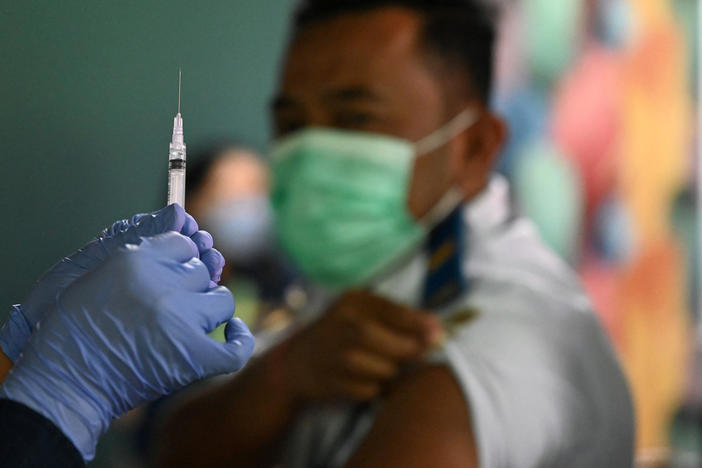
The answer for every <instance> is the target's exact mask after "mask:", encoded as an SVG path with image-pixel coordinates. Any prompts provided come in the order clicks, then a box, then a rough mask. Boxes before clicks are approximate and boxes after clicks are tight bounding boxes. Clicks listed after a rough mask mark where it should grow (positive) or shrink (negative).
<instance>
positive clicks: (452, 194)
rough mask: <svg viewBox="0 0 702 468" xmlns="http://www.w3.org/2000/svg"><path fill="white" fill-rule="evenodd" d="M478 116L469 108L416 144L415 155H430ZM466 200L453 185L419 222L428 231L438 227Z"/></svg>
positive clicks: (473, 121)
mask: <svg viewBox="0 0 702 468" xmlns="http://www.w3.org/2000/svg"><path fill="white" fill-rule="evenodd" d="M477 120H478V119H477V115H476V113H475V112H474V111H473V109H472V108H467V109H464V110H463V111H461V112H460V113H459V114H457V115H456V116H455V117H453V118H452V119H451V120H449V121H448V122H447V123H446V124H445V125H444V126H443V127H441V128H439V129H438V130H436V131H434V132H433V133H431V134H429V135H427V136H425V137H424V138H422V139H421V140H419V141H417V142H416V143H415V144H414V149H415V155H416V156H419V155H422V154H426V153H430V152H432V151H434V150H436V149H438V148H441V147H442V146H443V145H445V144H446V143H448V142H449V141H451V140H452V139H453V138H454V137H456V136H457V135H459V134H460V133H461V132H463V131H465V130H466V129H468V128H470V127H471V126H472V125H473V124H474V123H475V122H476V121H477ZM464 199H465V195H464V194H463V191H462V190H461V189H459V188H458V187H456V186H455V185H452V186H451V187H449V189H448V190H447V191H446V193H444V194H443V195H442V196H441V198H440V199H439V201H438V202H437V203H436V205H434V206H433V207H432V209H431V210H429V212H428V213H427V214H425V215H424V216H422V218H421V219H420V220H419V222H420V224H422V225H424V226H425V227H427V228H428V229H431V228H433V227H434V226H436V225H437V224H438V223H439V222H440V221H441V220H443V219H444V218H445V217H446V216H448V215H449V214H451V212H452V211H453V210H454V209H456V207H457V206H458V205H459V204H460V203H461V202H462V201H463V200H464Z"/></svg>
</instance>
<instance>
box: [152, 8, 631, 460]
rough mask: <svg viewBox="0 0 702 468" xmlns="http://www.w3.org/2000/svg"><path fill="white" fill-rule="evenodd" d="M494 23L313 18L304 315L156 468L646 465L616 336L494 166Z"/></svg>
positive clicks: (298, 81)
mask: <svg viewBox="0 0 702 468" xmlns="http://www.w3.org/2000/svg"><path fill="white" fill-rule="evenodd" d="M493 21H494V18H493V15H492V14H491V12H490V11H489V9H488V8H487V7H486V6H485V5H484V3H483V2H478V1H473V0H439V1H437V0H434V1H431V0H424V1H422V0H404V1H402V0H353V1H351V0H349V1H343V0H338V1H321V0H308V1H304V2H303V3H302V4H301V5H300V8H299V10H298V13H297V15H296V17H295V20H294V25H293V32H292V38H291V41H290V44H289V47H288V50H287V55H286V57H285V60H284V66H283V72H282V75H281V78H280V82H279V90H278V95H277V97H276V99H275V101H274V105H273V113H274V122H275V133H276V138H277V142H276V144H275V146H274V150H273V152H272V156H271V158H272V159H271V161H272V164H273V172H274V186H273V198H272V201H273V207H274V211H275V218H276V228H277V235H278V236H279V238H280V240H281V242H282V245H283V247H284V248H285V250H286V252H287V253H288V254H289V255H290V256H291V258H292V259H293V261H294V262H295V264H296V266H297V267H299V268H300V270H301V271H302V272H304V274H305V276H306V278H307V279H308V280H309V281H310V282H311V283H313V285H314V288H313V292H312V294H311V297H310V303H309V306H308V307H306V310H305V311H304V313H301V314H299V316H298V321H297V323H296V326H294V327H292V330H291V331H290V334H289V336H287V337H285V338H284V339H282V340H281V342H280V343H279V344H277V345H275V346H272V347H271V348H270V349H269V350H265V351H263V352H261V353H260V354H259V356H258V359H257V360H256V361H255V362H253V363H252V364H251V365H250V366H249V367H248V368H247V370H246V371H245V372H244V373H243V374H242V375H240V376H237V377H236V378H234V379H231V380H228V381H224V382H220V383H217V384H215V385H214V386H213V387H211V388H209V389H206V390H205V391H204V392H203V393H202V394H199V395H196V396H192V397H190V398H188V399H186V400H185V401H183V402H182V403H181V404H180V406H178V407H177V408H176V409H175V410H174V411H173V412H172V413H171V414H170V416H169V418H168V419H167V421H166V423H165V428H164V432H163V436H162V437H161V439H160V440H159V446H158V447H157V453H156V458H157V464H158V466H231V465H232V463H234V462H235V461H236V463H237V466H275V465H277V464H282V465H283V466H286V467H298V466H300V467H302V466H305V467H333V466H346V467H366V466H383V467H413V466H417V467H419V466H421V467H425V466H443V467H453V466H455V467H478V466H479V467H482V468H492V467H563V466H570V467H588V468H589V467H594V466H597V467H612V468H615V467H616V468H619V467H626V466H631V463H632V455H633V453H632V452H633V437H634V434H633V414H632V408H631V406H632V403H631V398H630V395H629V391H628V388H627V384H626V381H625V379H624V376H623V375H622V371H621V369H620V366H619V363H618V362H617V359H616V357H615V355H614V353H613V351H612V348H611V346H610V343H609V341H608V339H607V338H606V336H605V334H604V333H603V331H602V328H601V326H600V324H599V323H598V320H597V318H596V316H595V315H594V313H593V310H592V307H591V304H590V302H589V301H588V299H587V297H586V295H585V294H584V293H583V291H582V289H581V286H580V284H579V281H578V279H577V277H576V275H575V274H574V273H573V272H572V271H571V270H570V269H569V267H568V266H567V265H566V264H565V263H564V262H563V261H562V260H561V259H559V258H558V256H557V255H555V254H553V253H552V252H551V251H550V250H549V249H548V248H547V247H545V246H544V244H543V243H542V242H541V240H540V239H539V237H538V235H537V233H536V230H535V229H534V227H533V225H532V224H531V223H530V222H529V221H527V220H526V219H525V218H523V217H522V216H520V214H519V213H517V212H515V210H514V209H513V207H512V206H511V204H510V195H509V187H508V185H507V183H506V181H505V180H504V179H502V178H501V177H499V176H495V175H494V174H493V172H492V167H493V162H494V159H495V157H496V155H497V154H498V152H499V149H500V147H501V145H502V143H503V141H504V138H505V126H504V124H503V122H502V121H501V120H500V119H499V118H498V117H497V116H496V115H495V114H494V113H492V112H491V110H490V109H489V108H488V102H489V100H490V92H491V84H492V83H491V82H492V56H493V43H494V39H495V37H494V36H495V32H494V22H493ZM554 40H556V39H554ZM437 347H438V348H439V349H437ZM204 428H206V429H207V430H204Z"/></svg>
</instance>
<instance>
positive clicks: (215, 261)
mask: <svg viewBox="0 0 702 468" xmlns="http://www.w3.org/2000/svg"><path fill="white" fill-rule="evenodd" d="M200 260H202V262H203V263H204V264H205V265H207V269H208V270H209V272H210V279H211V280H212V281H214V282H215V283H219V280H220V279H222V268H224V256H223V255H222V254H221V253H219V250H217V249H210V250H206V251H204V252H203V251H200Z"/></svg>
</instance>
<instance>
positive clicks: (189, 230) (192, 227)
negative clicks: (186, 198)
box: [178, 205, 200, 237]
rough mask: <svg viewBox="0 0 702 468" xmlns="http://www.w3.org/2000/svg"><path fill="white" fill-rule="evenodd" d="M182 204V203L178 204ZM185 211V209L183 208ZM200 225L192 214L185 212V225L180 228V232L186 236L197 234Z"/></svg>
mask: <svg viewBox="0 0 702 468" xmlns="http://www.w3.org/2000/svg"><path fill="white" fill-rule="evenodd" d="M178 206H180V205H178ZM183 211H185V210H183ZM199 229H200V227H199V226H198V225H197V221H195V218H193V217H192V216H190V215H189V214H188V213H187V212H186V213H185V221H184V222H183V227H182V228H181V229H180V233H181V234H183V235H184V236H188V237H190V236H192V235H193V234H195V233H196V232H197V231H198V230H199Z"/></svg>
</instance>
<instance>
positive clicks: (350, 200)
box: [271, 109, 475, 289]
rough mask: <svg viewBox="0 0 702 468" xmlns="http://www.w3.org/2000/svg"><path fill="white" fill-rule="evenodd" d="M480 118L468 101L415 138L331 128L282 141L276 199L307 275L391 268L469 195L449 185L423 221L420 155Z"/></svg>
mask: <svg viewBox="0 0 702 468" xmlns="http://www.w3.org/2000/svg"><path fill="white" fill-rule="evenodd" d="M474 121H475V116H474V114H473V112H472V111H471V110H469V109H466V110H464V111H463V112H461V113H460V114H458V115H457V116H456V117H454V118H453V119H452V120H451V121H449V122H448V123H447V124H446V125H444V126H443V127H441V128H440V129H438V130H436V131H435V132H433V133H431V134H430V135H429V136H427V137H425V138H423V139H421V140H420V141H418V142H416V143H412V142H410V141H407V140H403V139H400V138H395V137H391V136H387V135H382V134H373V133H363V132H351V131H343V130H334V129H324V128H310V129H306V130H302V131H300V132H298V133H296V134H294V135H291V136H289V137H287V138H285V139H283V140H281V141H279V142H277V143H276V144H275V145H274V148H273V151H272V154H271V161H272V164H273V195H272V205H273V209H274V213H275V220H276V229H277V233H278V236H279V239H280V242H281V244H282V246H283V248H284V249H285V250H286V252H287V253H288V254H289V255H290V256H291V258H292V259H293V261H294V262H295V263H296V264H297V266H298V267H299V268H300V269H301V270H302V272H303V273H304V274H305V275H307V277H308V278H310V279H311V280H313V281H315V282H317V283H320V284H323V285H325V286H329V287H332V288H339V289H342V288H347V287H352V286H359V285H362V284H365V283H367V282H368V281H370V280H371V279H372V278H374V277H376V276H377V275H378V274H380V273H382V272H384V271H385V270H386V269H388V268H389V267H390V266H391V265H392V264H393V263H395V262H396V261H398V260H400V259H401V258H403V257H404V256H405V255H406V254H408V253H409V252H411V251H412V250H414V249H415V248H416V247H417V245H418V244H419V243H420V242H421V241H422V239H423V238H424V236H425V235H426V232H427V230H428V229H429V228H430V227H431V226H433V225H434V224H435V223H436V222H438V221H439V220H440V219H441V218H443V217H444V216H446V215H448V214H449V213H450V212H451V211H452V210H453V209H454V208H455V207H456V206H457V205H458V203H460V201H461V200H462V196H461V194H460V192H459V191H458V190H457V189H453V190H449V191H448V192H447V193H446V194H445V195H444V197H443V198H442V199H441V200H440V201H439V203H438V204H437V205H436V206H435V207H434V208H433V209H432V210H431V211H430V213H429V214H428V215H427V216H426V217H425V218H424V219H423V220H422V221H421V222H418V221H416V220H415V219H414V218H413V217H412V215H411V214H410V213H409V210H408V204H407V197H408V191H409V184H410V180H411V177H412V169H413V166H414V159H415V158H416V157H417V156H419V155H422V154H425V153H429V152H431V151H433V150H435V149H437V148H439V147H441V146H443V145H444V144H446V143H447V142H448V141H450V140H451V139H452V138H453V137H454V136H456V135H457V134H459V133H461V132H462V131H464V130H465V129H467V128H468V127H470V126H471V125H472V124H473V122H474Z"/></svg>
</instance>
